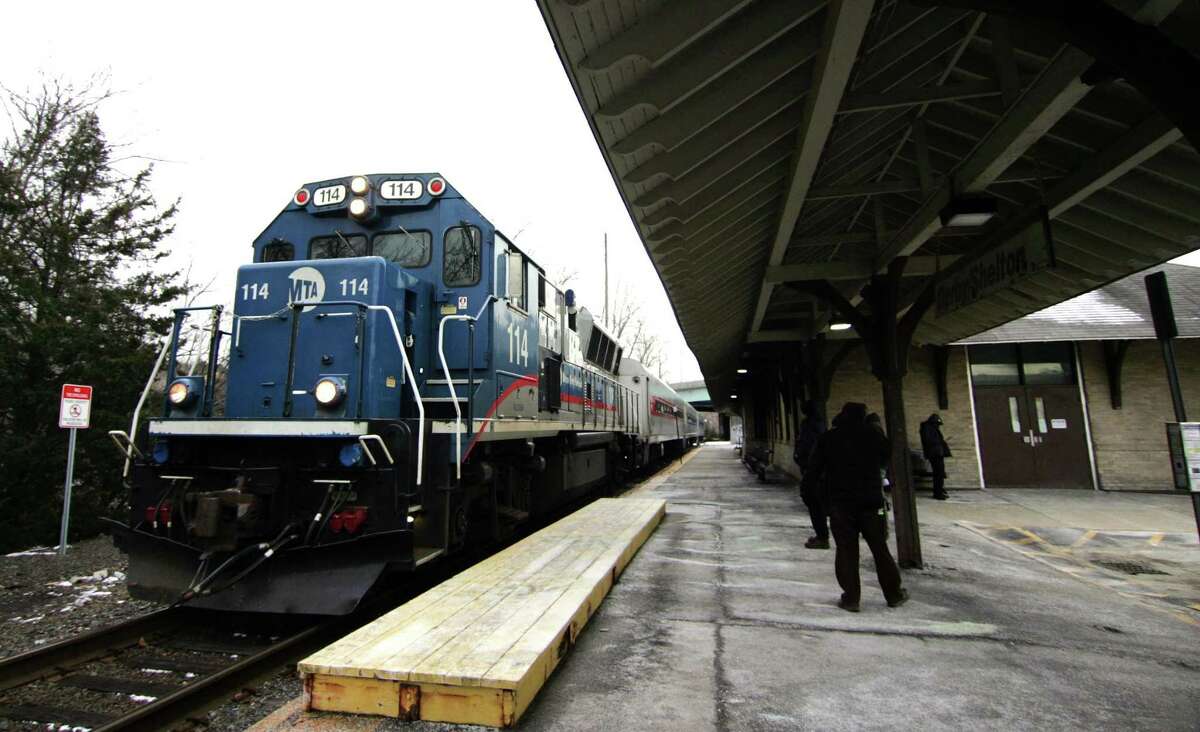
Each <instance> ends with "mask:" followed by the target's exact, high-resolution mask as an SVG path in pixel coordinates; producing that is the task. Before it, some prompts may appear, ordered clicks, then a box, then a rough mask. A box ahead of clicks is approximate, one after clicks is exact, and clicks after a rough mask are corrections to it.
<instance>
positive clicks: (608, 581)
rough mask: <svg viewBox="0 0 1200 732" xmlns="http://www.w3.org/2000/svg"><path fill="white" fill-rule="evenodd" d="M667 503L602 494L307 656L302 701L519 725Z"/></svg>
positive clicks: (331, 707) (390, 713)
mask: <svg viewBox="0 0 1200 732" xmlns="http://www.w3.org/2000/svg"><path fill="white" fill-rule="evenodd" d="M665 506H666V504H665V502H663V501H661V500H657V499H628V498H627V499H600V500H598V501H596V502H594V503H592V504H590V505H588V506H586V507H584V508H583V509H580V510H579V511H576V512H575V513H573V514H571V515H570V516H567V517H565V518H563V519H562V520H560V521H558V522H556V523H554V524H552V525H550V526H548V527H546V528H544V529H542V530H541V531H539V532H537V533H535V534H533V535H532V536H529V537H527V538H525V539H524V540H522V541H520V542H518V543H517V544H514V545H513V546H511V547H508V548H507V549H505V550H504V551H501V552H499V553H497V554H495V555H493V556H492V557H489V558H488V559H486V560H484V561H482V562H480V563H479V564H476V565H475V566H474V567H471V568H470V569H468V570H466V571H464V572H461V573H459V574H458V575H456V576H455V577H453V578H451V579H449V580H447V581H446V582H443V583H442V584H440V585H438V586H437V587H435V588H433V589H431V590H429V591H428V592H426V593H424V594H422V595H421V596H420V597H417V598H415V599H414V600H412V601H410V602H409V603H407V604H406V605H404V606H402V607H400V608H397V609H396V610H393V611H392V612H390V613H388V614H387V615H384V616H383V617H381V618H379V619H378V620H376V621H375V622H373V623H371V624H370V625H368V626H366V627H364V628H361V629H359V630H358V631H355V632H354V633H351V634H350V635H349V636H347V637H346V638H343V639H342V640H340V641H338V642H336V643H334V644H332V645H330V646H328V647H326V648H324V649H322V650H321V651H319V652H317V653H316V654H313V655H312V656H310V657H309V658H307V659H305V660H304V661H302V662H301V663H300V665H299V668H300V671H301V673H302V674H303V675H305V677H306V695H307V698H308V706H309V708H311V709H320V710H326V711H343V712H353V713H360V714H376V715H383V716H392V717H400V718H405V719H424V720H430V721H442V722H456V723H467V724H483V725H490V726H497V727H507V726H511V725H513V724H515V723H516V721H517V720H518V719H519V718H520V716H521V714H522V713H524V711H525V709H527V708H528V706H529V704H530V703H531V702H532V701H533V699H534V697H535V696H536V695H537V693H538V691H539V690H540V689H541V688H542V686H543V685H544V684H545V682H546V680H547V679H548V678H549V677H550V674H551V673H552V672H553V671H554V669H555V668H556V667H557V666H558V664H559V663H560V662H561V660H562V658H563V657H564V656H565V654H566V653H567V652H568V651H569V650H570V648H571V647H572V646H573V645H574V644H575V641H576V639H577V638H578V637H579V633H580V632H581V631H582V629H583V627H584V626H585V625H586V624H587V622H588V620H589V619H590V618H591V616H592V615H593V614H594V613H595V612H596V610H597V609H598V608H599V606H600V603H601V602H602V601H603V599H604V597H605V596H606V595H607V594H608V592H609V590H610V589H611V588H612V585H613V583H614V582H615V581H616V579H617V577H618V576H619V575H620V574H621V572H622V571H624V569H625V567H626V566H628V564H629V562H630V561H631V560H632V559H633V556H634V555H635V554H636V553H637V551H638V549H639V548H640V547H641V545H642V544H643V543H644V542H645V541H646V540H647V539H648V538H649V536H650V534H651V533H653V531H654V530H655V528H656V527H657V526H658V523H659V522H660V521H661V520H662V517H663V515H664V514H665Z"/></svg>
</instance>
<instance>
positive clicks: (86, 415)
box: [58, 384, 92, 557]
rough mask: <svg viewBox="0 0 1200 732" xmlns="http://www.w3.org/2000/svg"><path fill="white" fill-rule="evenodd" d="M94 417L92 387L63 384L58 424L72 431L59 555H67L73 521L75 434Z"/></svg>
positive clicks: (59, 539) (59, 533) (59, 538)
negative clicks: (68, 529) (72, 493)
mask: <svg viewBox="0 0 1200 732" xmlns="http://www.w3.org/2000/svg"><path fill="white" fill-rule="evenodd" d="M91 417H92V387H90V386H80V385H79V384H63V388H62V396H61V398H60V399H59V403H58V426H59V427H61V428H63V429H66V430H69V431H70V435H71V436H70V438H69V439H68V446H67V480H66V482H65V483H64V484H63V510H62V526H61V528H60V529H59V531H58V556H60V557H65V556H66V555H67V528H68V526H69V525H70V523H71V484H72V483H74V482H75V434H76V432H78V431H79V430H81V429H83V430H85V429H87V428H88V426H89V424H90V422H91Z"/></svg>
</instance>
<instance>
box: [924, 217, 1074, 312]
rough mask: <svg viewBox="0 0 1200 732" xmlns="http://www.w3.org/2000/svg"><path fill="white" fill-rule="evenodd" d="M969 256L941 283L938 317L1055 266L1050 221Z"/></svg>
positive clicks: (1045, 219)
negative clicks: (980, 252)
mask: <svg viewBox="0 0 1200 732" xmlns="http://www.w3.org/2000/svg"><path fill="white" fill-rule="evenodd" d="M981 248H982V249H984V250H986V251H985V252H984V253H982V254H978V255H975V256H971V255H968V256H966V257H964V258H963V259H962V260H959V261H958V262H956V263H955V265H954V267H953V268H952V269H951V270H949V271H948V273H947V275H946V277H945V279H943V280H942V281H941V282H939V283H938V286H937V293H936V303H937V317H939V318H940V317H942V316H943V315H948V314H949V313H953V312H954V311H956V310H959V309H961V308H964V307H966V306H967V305H970V304H972V303H975V302H978V301H980V300H982V299H983V298H985V297H987V296H988V295H990V294H992V293H994V292H996V291H997V290H1002V289H1004V288H1006V287H1011V286H1012V285H1014V284H1016V283H1017V282H1019V281H1020V280H1023V279H1025V278H1026V277H1029V276H1030V275H1032V274H1034V273H1036V272H1041V271H1042V270H1045V269H1049V268H1051V267H1053V266H1054V240H1053V238H1052V237H1051V234H1050V217H1049V214H1048V213H1047V211H1046V210H1045V209H1042V211H1041V215H1040V216H1038V217H1037V218H1036V219H1034V221H1033V222H1032V223H1030V224H1029V225H1028V226H1026V227H1025V228H1024V229H1022V230H1021V231H1019V232H1017V234H1015V235H1014V236H1012V237H1010V238H1008V239H1007V240H1006V241H1004V242H1003V243H1002V244H1000V245H999V246H996V247H991V246H988V245H986V244H985V245H984V246H983V247H981Z"/></svg>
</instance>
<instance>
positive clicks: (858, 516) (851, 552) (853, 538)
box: [829, 506, 900, 603]
mask: <svg viewBox="0 0 1200 732" xmlns="http://www.w3.org/2000/svg"><path fill="white" fill-rule="evenodd" d="M829 525H830V527H831V528H832V529H833V540H834V541H835V542H836V543H837V555H836V556H835V557H834V562H833V567H834V572H835V573H836V574H837V581H838V584H839V585H841V586H842V594H843V596H844V597H845V599H846V601H847V602H851V603H857V602H858V601H859V599H860V598H861V597H862V587H861V585H860V583H859V579H858V537H859V535H862V538H863V539H864V540H865V541H866V542H867V547H868V548H869V549H870V550H871V556H873V557H874V558H875V573H876V574H877V575H878V576H879V587H880V588H881V589H882V590H883V596H884V598H886V599H887V601H888V602H891V601H893V600H895V599H897V598H898V597H899V595H900V568H899V567H897V566H896V560H894V559H892V553H891V551H889V550H888V545H887V516H886V514H882V515H881V514H880V513H879V509H877V508H872V509H866V510H860V509H854V508H850V507H842V506H834V507H833V510H832V511H831V512H830V515H829Z"/></svg>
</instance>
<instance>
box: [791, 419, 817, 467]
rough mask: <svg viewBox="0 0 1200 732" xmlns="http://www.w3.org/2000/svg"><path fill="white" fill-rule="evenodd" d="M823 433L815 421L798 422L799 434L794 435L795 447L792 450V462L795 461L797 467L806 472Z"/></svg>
mask: <svg viewBox="0 0 1200 732" xmlns="http://www.w3.org/2000/svg"><path fill="white" fill-rule="evenodd" d="M824 433H825V430H824V428H823V427H822V425H821V423H820V422H819V421H817V420H816V419H814V418H812V417H805V418H804V419H802V420H801V421H800V432H799V434H797V435H796V445H795V447H794V448H793V450H792V460H795V461H796V464H797V465H799V466H800V467H802V468H804V469H806V470H807V466H808V462H809V460H810V459H811V458H812V454H813V450H815V449H816V447H817V442H818V441H819V440H820V439H821V435H822V434H824Z"/></svg>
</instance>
